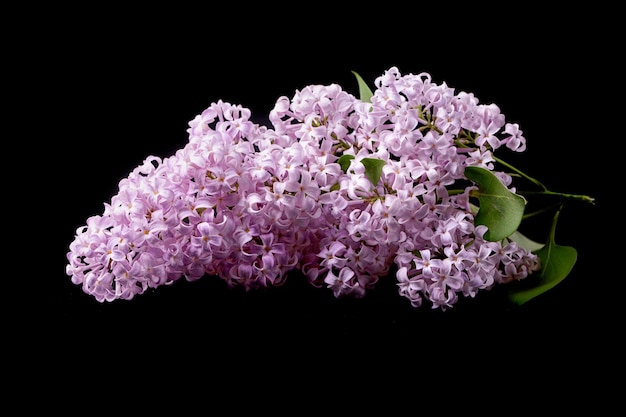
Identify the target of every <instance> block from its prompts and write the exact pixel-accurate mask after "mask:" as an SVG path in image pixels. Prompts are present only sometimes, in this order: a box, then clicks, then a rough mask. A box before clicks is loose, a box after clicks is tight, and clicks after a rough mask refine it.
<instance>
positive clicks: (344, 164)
mask: <svg viewBox="0 0 626 417" xmlns="http://www.w3.org/2000/svg"><path fill="white" fill-rule="evenodd" d="M353 159H354V155H349V154H344V155H341V156H340V157H339V159H338V160H337V163H338V164H339V166H340V167H341V170H342V171H343V172H346V173H347V172H348V168H349V167H350V161H352V160H353Z"/></svg>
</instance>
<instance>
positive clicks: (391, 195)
mask: <svg viewBox="0 0 626 417" xmlns="http://www.w3.org/2000/svg"><path fill="white" fill-rule="evenodd" d="M354 75H355V76H356V78H357V83H358V87H359V93H360V94H359V97H356V96H354V95H352V94H350V93H348V92H347V91H344V90H343V89H342V87H341V86H339V85H336V84H331V85H308V86H305V87H304V88H302V89H300V90H296V92H295V94H294V95H293V96H292V97H287V96H282V97H280V98H279V99H278V100H277V101H276V103H275V106H274V108H273V109H272V111H271V112H270V115H269V120H270V122H271V126H269V127H268V126H261V125H258V124H255V123H253V122H251V121H250V116H251V111H250V110H249V109H247V108H244V107H242V106H240V105H233V104H230V103H227V102H223V101H221V100H220V101H218V102H213V103H211V105H210V106H209V107H208V108H206V109H205V110H204V111H203V112H202V113H200V114H198V115H197V116H196V117H195V118H193V119H192V120H191V121H190V122H189V128H188V129H187V132H188V134H189V141H188V143H187V144H186V145H185V147H184V148H182V149H179V150H178V151H177V152H176V153H175V154H174V155H171V156H169V157H166V158H161V157H158V156H149V157H147V158H146V159H145V160H144V162H143V163H142V164H140V165H139V166H137V168H135V169H134V170H133V171H132V172H131V173H129V175H128V177H126V178H124V179H122V180H121V181H120V182H119V191H118V193H117V194H116V195H115V196H113V197H112V199H111V201H110V202H109V203H105V204H104V210H103V212H102V214H99V215H94V216H92V217H90V218H88V219H87V221H86V223H85V224H84V225H83V226H81V227H78V228H77V230H76V233H75V237H74V240H73V241H72V242H71V244H70V248H69V249H70V250H69V252H68V253H67V260H68V263H67V266H66V273H67V275H69V276H70V277H71V280H72V282H73V283H74V284H77V285H80V286H81V287H82V289H83V291H84V292H85V293H87V294H89V295H91V296H93V297H94V298H95V299H96V300H97V301H99V302H111V301H114V300H120V299H121V300H131V299H132V298H134V297H135V296H137V295H139V294H142V293H144V292H146V291H148V290H152V289H156V288H158V287H161V286H167V285H169V284H172V283H174V282H176V281H178V280H180V279H185V280H187V281H195V280H198V279H200V278H202V277H204V276H216V277H219V278H221V279H223V280H225V281H226V282H227V283H228V284H229V285H230V286H231V287H240V288H244V289H246V290H252V289H257V288H263V287H270V286H278V285H281V284H283V283H284V282H285V281H286V280H287V278H288V276H290V272H291V271H294V270H299V271H300V272H301V273H302V274H301V275H303V276H304V277H305V278H306V279H307V280H308V281H309V282H310V283H311V285H312V286H314V287H323V288H327V289H329V290H330V291H332V292H333V294H334V295H335V296H336V297H345V296H350V297H363V296H365V295H366V294H367V293H368V292H369V291H370V290H372V289H373V288H374V287H375V286H376V283H377V282H379V280H381V279H395V280H396V285H397V290H398V294H399V295H400V296H402V297H404V298H405V299H406V300H407V301H408V302H409V303H410V304H411V305H412V306H414V307H420V306H422V305H424V304H428V305H430V307H431V308H433V309H441V310H446V309H448V308H451V307H453V306H454V305H455V304H456V303H457V301H458V300H459V299H460V298H462V297H475V296H476V294H477V293H478V292H480V291H486V290H490V289H492V288H494V287H496V286H499V285H506V284H511V283H516V282H521V281H524V280H526V278H527V277H529V276H532V275H535V276H537V277H538V279H537V280H534V281H532V283H531V285H529V286H527V287H524V288H523V289H516V290H512V291H511V292H510V295H509V296H510V300H511V301H513V302H515V303H517V304H523V303H525V302H527V301H528V300H530V299H532V298H534V297H537V296H538V295H540V294H542V293H543V292H545V291H547V290H549V289H550V288H552V287H554V286H555V285H556V284H557V283H558V282H560V281H561V280H562V279H564V278H565V277H566V276H567V275H568V274H569V272H570V271H571V268H572V267H573V265H574V263H575V262H576V258H577V254H576V251H575V249H573V248H571V247H564V246H559V245H557V244H556V243H555V239H554V235H555V231H556V222H557V220H558V214H559V213H560V211H561V209H562V205H563V203H562V202H559V203H558V204H556V205H552V206H549V207H548V208H546V210H555V213H556V214H555V215H554V220H553V224H552V227H551V230H550V232H549V235H548V236H549V237H548V239H547V241H546V242H545V243H538V242H534V241H532V240H530V239H528V238H526V237H525V236H523V235H522V234H521V233H520V232H519V231H518V228H519V226H520V224H521V222H522V221H523V220H525V219H526V218H527V217H528V216H529V215H533V214H534V213H525V209H526V201H527V200H526V198H529V197H531V196H532V195H533V194H536V193H539V194H543V195H550V196H552V197H557V198H558V199H559V200H578V201H583V202H587V203H593V198H591V197H588V196H584V195H574V194H565V193H556V192H553V191H550V190H548V189H547V188H546V187H544V186H543V185H542V184H541V183H540V182H539V181H537V180H535V179H533V178H531V177H530V176H528V175H526V174H524V173H523V172H522V171H520V170H519V169H517V168H515V167H513V166H511V165H509V164H507V163H506V162H504V161H502V160H500V159H499V158H497V157H495V155H494V151H496V150H497V149H498V148H500V147H506V148H508V149H509V150H511V151H515V152H523V151H524V150H525V148H526V139H525V137H524V136H523V132H522V131H521V130H520V129H519V126H518V125H517V124H512V123H507V122H506V121H505V117H504V115H503V114H502V113H501V112H500V109H499V108H498V107H497V106H496V105H494V104H488V105H485V104H481V103H480V102H479V101H478V99H477V98H476V97H475V96H474V95H473V94H471V93H466V92H456V91H455V90H454V89H453V88H451V87H449V86H447V85H446V84H445V83H442V84H436V83H434V82H433V81H432V79H431V76H430V74H428V73H419V74H401V73H400V71H399V70H398V68H396V67H392V68H390V69H388V70H387V71H385V72H384V73H383V74H382V75H380V76H379V77H377V78H376V79H375V81H374V87H375V88H374V89H373V90H371V89H370V88H369V87H368V85H367V83H365V82H364V81H363V79H362V78H361V77H360V75H359V74H358V73H356V72H354ZM496 164H500V165H501V166H503V167H505V168H506V169H508V170H509V171H510V172H505V171H501V170H497V169H496V168H495V166H496ZM520 177H522V178H525V179H526V180H528V181H530V182H531V183H533V184H535V185H536V186H538V187H539V189H540V190H539V191H534V192H529V193H521V192H517V191H516V189H515V188H514V187H513V180H514V178H520ZM542 211H543V210H542ZM528 281H530V280H528Z"/></svg>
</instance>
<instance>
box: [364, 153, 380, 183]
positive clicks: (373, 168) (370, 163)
mask: <svg viewBox="0 0 626 417" xmlns="http://www.w3.org/2000/svg"><path fill="white" fill-rule="evenodd" d="M361 163H362V164H363V165H364V166H365V176H366V177H367V178H368V179H369V180H370V181H371V182H372V184H374V186H376V185H378V181H380V176H381V175H382V174H383V167H384V166H385V161H383V160H382V159H376V158H363V159H361Z"/></svg>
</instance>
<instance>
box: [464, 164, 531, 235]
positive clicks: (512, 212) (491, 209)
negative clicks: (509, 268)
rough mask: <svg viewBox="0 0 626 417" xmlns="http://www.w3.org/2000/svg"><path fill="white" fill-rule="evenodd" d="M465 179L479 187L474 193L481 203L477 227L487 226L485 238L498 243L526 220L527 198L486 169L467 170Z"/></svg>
mask: <svg viewBox="0 0 626 417" xmlns="http://www.w3.org/2000/svg"><path fill="white" fill-rule="evenodd" d="M465 176H466V177H467V178H468V179H469V180H471V181H473V182H474V183H476V184H477V185H478V191H476V192H473V193H472V196H474V197H478V200H479V209H478V213H477V214H476V216H475V218H474V222H475V224H476V225H484V226H487V229H488V230H487V232H486V233H485V236H484V238H485V239H486V240H489V241H492V242H497V241H499V240H502V239H504V238H506V237H509V236H510V235H511V234H512V233H513V232H515V231H516V230H517V228H518V227H519V225H520V223H521V221H522V216H523V215H524V208H525V207H526V200H525V199H524V197H522V196H521V195H518V194H515V193H513V192H511V191H510V190H509V189H508V188H507V187H506V186H505V185H504V184H503V183H502V182H501V181H500V180H499V179H498V177H496V176H495V175H494V174H493V172H491V171H489V170H488V169H486V168H481V167H476V166H470V167H467V168H465Z"/></svg>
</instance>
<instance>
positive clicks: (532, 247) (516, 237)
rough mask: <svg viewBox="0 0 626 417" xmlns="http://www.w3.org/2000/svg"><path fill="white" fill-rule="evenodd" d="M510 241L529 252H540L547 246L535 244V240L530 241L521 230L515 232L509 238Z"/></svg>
mask: <svg viewBox="0 0 626 417" xmlns="http://www.w3.org/2000/svg"><path fill="white" fill-rule="evenodd" d="M509 239H511V240H512V241H514V242H515V243H517V245H518V246H519V247H520V248H522V249H526V250H527V251H530V252H535V251H538V250H539V249H541V248H543V247H544V246H545V244H544V243H539V242H535V241H534V240H532V239H529V238H528V237H526V236H524V235H523V234H521V233H520V232H519V230H516V231H515V232H513V233H512V234H511V236H509Z"/></svg>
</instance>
